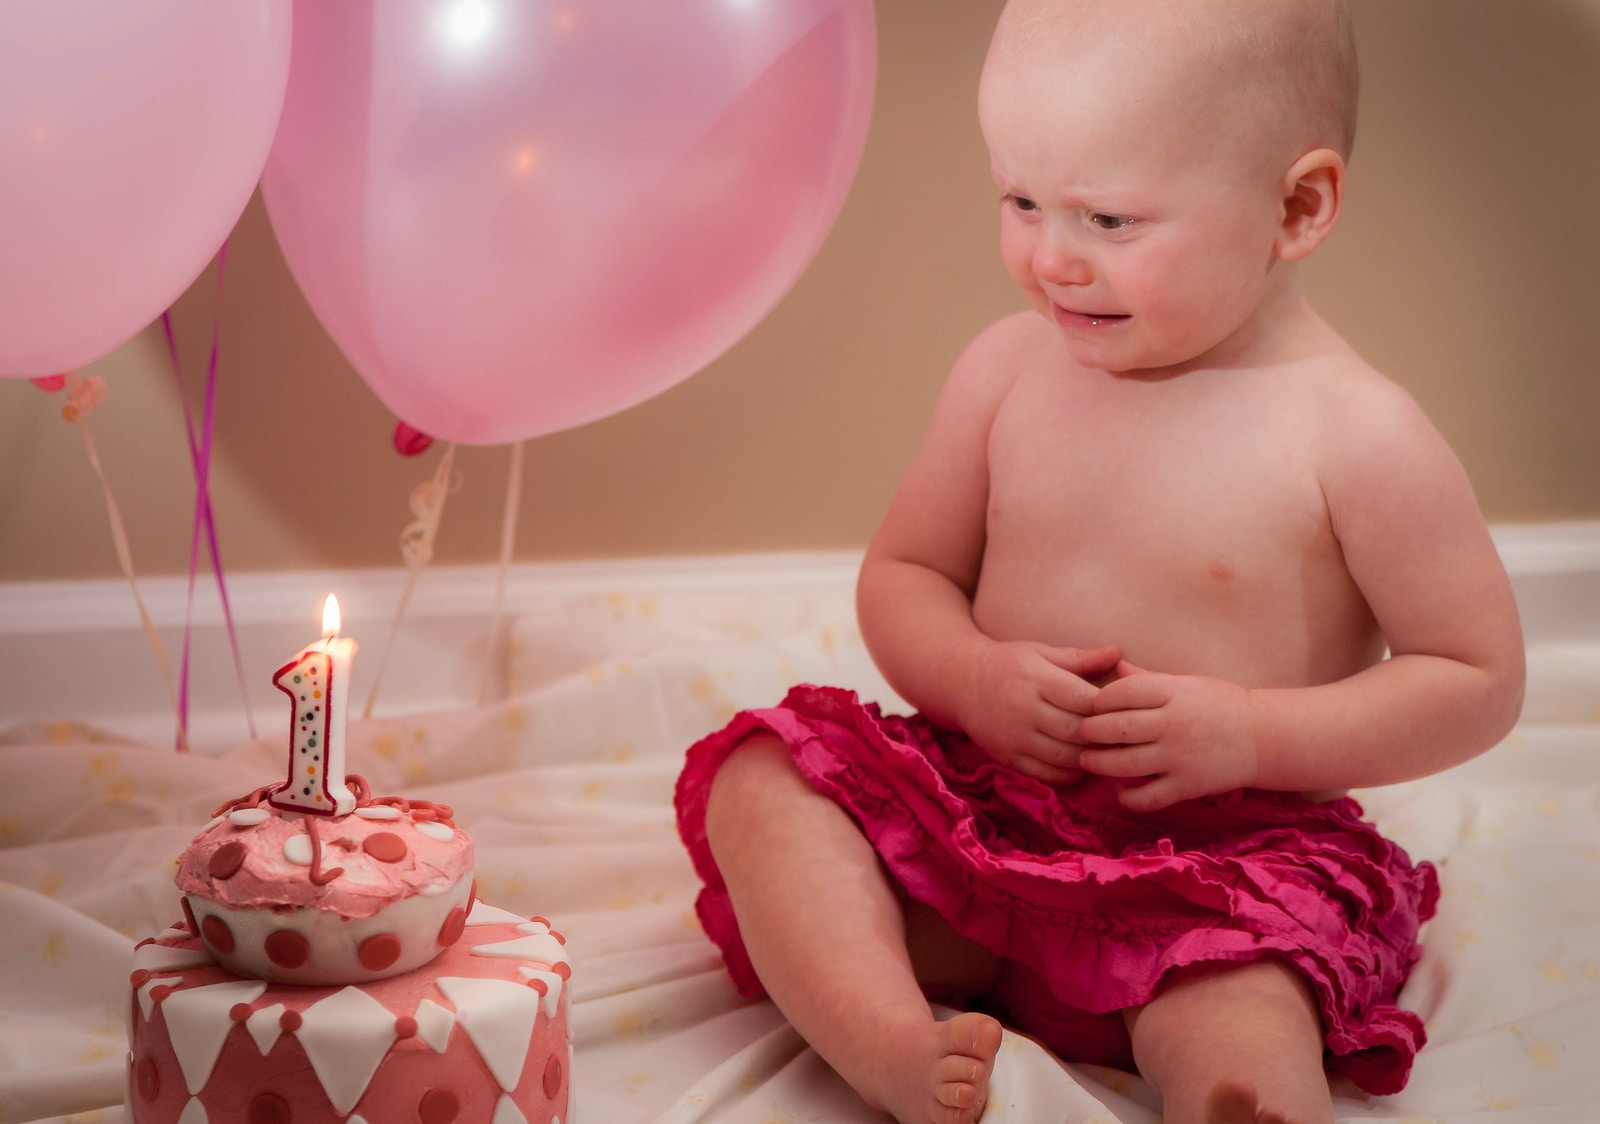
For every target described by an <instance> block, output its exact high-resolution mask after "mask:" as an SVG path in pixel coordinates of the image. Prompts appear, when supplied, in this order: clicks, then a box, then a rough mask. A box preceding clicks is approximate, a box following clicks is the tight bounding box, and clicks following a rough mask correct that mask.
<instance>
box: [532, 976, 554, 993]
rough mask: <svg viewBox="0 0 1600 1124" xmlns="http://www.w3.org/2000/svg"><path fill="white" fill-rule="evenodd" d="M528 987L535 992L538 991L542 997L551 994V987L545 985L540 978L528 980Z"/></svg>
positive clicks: (535, 977)
mask: <svg viewBox="0 0 1600 1124" xmlns="http://www.w3.org/2000/svg"><path fill="white" fill-rule="evenodd" d="M528 986H529V987H531V988H533V990H534V991H537V992H538V993H539V994H540V995H549V994H550V985H549V984H547V983H545V982H544V981H543V980H541V979H540V978H539V977H538V976H533V977H531V978H530V979H529V980H528Z"/></svg>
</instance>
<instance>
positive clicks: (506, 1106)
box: [489, 1093, 528, 1124]
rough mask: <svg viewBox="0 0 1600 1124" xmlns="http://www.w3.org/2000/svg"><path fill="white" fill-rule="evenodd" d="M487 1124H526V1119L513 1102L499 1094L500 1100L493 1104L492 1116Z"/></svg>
mask: <svg viewBox="0 0 1600 1124" xmlns="http://www.w3.org/2000/svg"><path fill="white" fill-rule="evenodd" d="M489 1124H528V1118H527V1117H526V1116H524V1115H522V1110H521V1109H519V1108H518V1107H517V1104H516V1102H515V1101H513V1100H512V1099H511V1098H510V1097H509V1096H508V1095H506V1094H505V1093H501V1094H500V1099H499V1100H498V1101H496V1102H495V1106H494V1115H493V1116H492V1117H490V1119H489Z"/></svg>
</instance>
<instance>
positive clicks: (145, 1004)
mask: <svg viewBox="0 0 1600 1124" xmlns="http://www.w3.org/2000/svg"><path fill="white" fill-rule="evenodd" d="M181 983H183V977H182V976H160V977H152V978H150V979H148V980H145V981H144V986H143V987H141V988H140V989H139V1009H140V1010H141V1011H143V1012H144V1017H145V1021H146V1022H148V1021H149V1019H150V1015H151V1014H152V1013H153V1012H154V1011H155V1009H156V1001H155V997H154V996H152V995H151V994H150V993H151V992H152V991H154V990H155V989H156V988H158V987H161V986H163V985H165V986H167V987H177V986H178V985H179V984H181Z"/></svg>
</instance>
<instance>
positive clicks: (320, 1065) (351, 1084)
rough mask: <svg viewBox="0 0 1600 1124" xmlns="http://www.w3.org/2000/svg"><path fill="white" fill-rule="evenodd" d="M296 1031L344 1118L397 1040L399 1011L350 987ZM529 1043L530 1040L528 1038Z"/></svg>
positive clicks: (310, 1010)
mask: <svg viewBox="0 0 1600 1124" xmlns="http://www.w3.org/2000/svg"><path fill="white" fill-rule="evenodd" d="M301 1014H302V1019H303V1021H302V1022H301V1024H300V1029H299V1030H296V1031H294V1032H293V1034H294V1036H295V1038H296V1039H298V1040H299V1042H300V1045H301V1046H303V1047H304V1048H305V1051H306V1057H307V1058H309V1059H310V1061H311V1068H312V1069H313V1070H315V1071H316V1074H317V1078H318V1079H319V1080H320V1081H321V1082H322V1091H323V1092H325V1093H327V1094H328V1100H329V1101H331V1102H332V1103H333V1107H334V1109H335V1111H337V1112H338V1113H339V1114H340V1115H341V1116H342V1115H344V1114H345V1113H347V1112H349V1111H350V1110H351V1109H353V1108H355V1106H356V1102H357V1101H359V1100H360V1099H361V1094H363V1093H365V1092H366V1091H367V1083H368V1082H369V1081H371V1080H372V1075H373V1074H374V1073H376V1072H377V1071H378V1066H379V1065H380V1064H381V1063H382V1062H383V1058H384V1055H385V1054H387V1053H388V1052H389V1047H390V1046H392V1045H393V1044H394V1040H395V1029H394V1015H392V1014H390V1013H389V1009H388V1008H387V1007H385V1006H384V1005H383V1004H382V1003H379V1002H378V1001H377V1000H376V999H374V998H372V996H370V995H368V994H367V993H366V992H364V991H362V990H361V989H360V988H357V987H346V988H343V989H341V990H339V991H336V992H334V993H333V994H332V995H330V996H328V998H326V999H323V1000H319V1001H318V1002H316V1003H313V1004H312V1005H311V1006H309V1007H307V1008H306V1009H305V1011H303V1012H302V1013H301ZM524 1041H526V1039H524Z"/></svg>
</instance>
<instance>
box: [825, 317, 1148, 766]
mask: <svg viewBox="0 0 1600 1124" xmlns="http://www.w3.org/2000/svg"><path fill="white" fill-rule="evenodd" d="M1024 315H1025V316H1032V315H1033V314H1032V313H1026V314H1024ZM1016 327H1017V322H1016V318H1013V319H1011V320H1005V321H1001V322H1000V323H999V324H997V325H995V326H994V327H992V328H990V329H989V330H988V331H986V332H984V333H983V334H982V335H980V336H979V337H978V338H977V339H976V340H975V341H974V342H973V343H972V345H971V346H969V347H968V348H967V350H966V352H965V353H963V355H962V357H961V358H960V359H959V360H958V361H957V363H956V365H955V368H954V369H953V370H952V372H951V374H950V378H949V380H948V381H947V382H946V384H945V388H944V392H943V393H942V394H941V395H940V398H939V403H938V406H937V407H936V408H935V410H934V417H933V420H932V422H931V424H930V426H929V429H928V434H927V436H926V438H925V439H924V441H923V444H922V447H921V449H920V450H919V451H918V453H917V456H916V458H915V459H914V460H913V462H912V464H911V467H910V468H909V469H908V470H907V472H906V475H905V477H904V478H903V479H902V481H901V483H900V487H899V489H898V490H897V491H896V493H895V497H894V500H893V502H892V503H891V504H890V507H889V511H888V513H887V514H886V515H885V516H884V519H883V522H882V524H881V525H880V526H879V528H878V531H877V534H876V535H875V536H874V537H873V540H872V543H871V545H870V546H869V547H868V548H867V554H866V558H865V560H864V561H863V563H862V567H861V576H860V580H859V582H858V584H857V589H856V608H857V614H858V616H859V618H860V622H861V632H862V636H863V638H864V639H865V640H866V643H867V646H868V648H869V649H870V650H871V652H872V655H873V659H874V660H875V661H876V662H877V664H878V666H879V668H880V670H882V672H883V674H884V677H885V678H887V679H888V681H889V683H890V684H891V685H892V686H893V687H894V688H895V690H896V691H898V692H899V693H900V695H901V696H902V697H903V698H904V699H906V701H907V702H910V703H911V704H912V705H913V706H915V707H917V709H918V710H919V711H921V712H922V713H923V714H924V715H926V716H927V717H928V718H929V719H931V720H932V721H934V722H937V723H939V724H940V725H942V726H947V727H951V728H955V729H960V730H963V731H964V732H965V733H966V734H967V735H968V736H969V737H971V738H972V740H973V741H974V742H976V743H977V744H978V745H979V746H981V747H982V748H983V749H984V750H985V751H986V752H988V753H989V754H990V755H992V756H994V757H995V758H996V759H997V760H1000V761H1003V762H1005V763H1006V764H1009V765H1011V766H1013V767H1015V768H1017V769H1019V770H1020V771H1022V772H1025V773H1029V774H1031V775H1033V776H1037V777H1040V778H1041V779H1044V780H1047V781H1050V782H1052V783H1058V784H1059V783H1065V782H1067V781H1070V780H1072V779H1074V778H1075V777H1077V776H1078V775H1079V771H1078V770H1077V769H1075V768H1073V765H1074V764H1075V761H1076V757H1077V754H1078V749H1079V746H1078V744H1077V741H1078V739H1077V727H1078V722H1079V720H1080V717H1081V716H1082V715H1086V714H1089V713H1091V712H1092V709H1093V703H1094V696H1095V693H1096V691H1095V688H1094V687H1093V686H1091V685H1090V684H1089V683H1088V682H1086V681H1085V679H1084V678H1083V677H1085V676H1090V677H1092V676H1097V675H1101V674H1104V673H1106V672H1109V671H1110V670H1111V669H1112V668H1113V667H1114V666H1115V665H1116V662H1117V656H1118V654H1117V652H1116V651H1115V650H1114V649H1099V650H1095V651H1091V652H1081V651H1078V650H1077V649H1070V648H1053V647H1049V646H1047V645H1044V644H1036V643H1030V642H1025V641H1014V642H1005V643H1001V642H997V641H995V640H994V639H992V638H990V637H989V636H986V635H985V634H984V633H983V632H982V631H981V630H980V629H979V628H978V626H977V624H976V623H975V622H974V620H973V616H972V598H973V596H974V594H975V593H976V591H977V587H978V571H979V567H980V565H981V563H982V559H983V549H984V540H985V534H986V531H985V528H986V521H987V507H988V495H989V470H988V440H989V430H990V427H991V425H992V423H993V421H994V417H995V414H996V412H997V411H998V409H999V407H1000V403H1001V402H1002V401H1003V400H1004V398H1005V395H1006V393H1007V391H1008V390H1009V389H1010V387H1011V384H1012V381H1013V379H1014V378H1015V374H1016V371H1017V367H1018V363H1019V356H1018V354H1017V352H1016V349H1017V348H1018V347H1019V346H1020V345H1019V343H1018V341H1017V331H1016Z"/></svg>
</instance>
